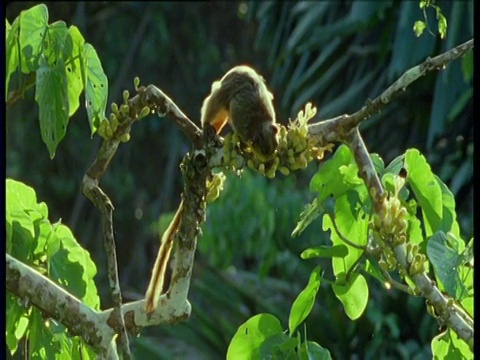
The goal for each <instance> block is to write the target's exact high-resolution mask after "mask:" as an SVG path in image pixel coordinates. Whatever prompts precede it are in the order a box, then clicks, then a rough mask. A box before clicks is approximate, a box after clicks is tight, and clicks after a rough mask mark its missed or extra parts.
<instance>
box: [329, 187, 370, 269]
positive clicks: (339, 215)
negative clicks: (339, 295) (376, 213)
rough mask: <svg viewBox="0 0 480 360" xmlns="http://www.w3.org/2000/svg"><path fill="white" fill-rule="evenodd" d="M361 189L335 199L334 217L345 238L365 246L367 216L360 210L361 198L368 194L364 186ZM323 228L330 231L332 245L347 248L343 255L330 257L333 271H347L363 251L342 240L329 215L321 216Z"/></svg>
mask: <svg viewBox="0 0 480 360" xmlns="http://www.w3.org/2000/svg"><path fill="white" fill-rule="evenodd" d="M361 190H362V191H361V192H356V191H353V190H350V191H349V192H348V193H346V194H344V195H342V196H340V197H339V198H337V199H336V201H335V210H334V211H335V212H334V219H335V222H336V224H337V227H338V230H339V231H340V233H341V234H342V235H343V236H344V237H345V238H346V239H347V240H349V241H350V242H352V243H354V244H357V245H359V246H365V245H366V244H367V230H368V218H367V217H366V214H365V213H364V211H363V210H362V207H361V204H362V198H363V199H365V198H366V197H367V196H368V194H367V193H366V189H365V188H361ZM323 230H325V231H327V230H330V231H331V234H330V239H331V240H332V243H333V245H334V246H337V245H342V246H346V247H347V249H348V254H347V255H346V256H345V257H333V258H332V267H333V273H334V274H335V275H339V274H341V273H348V272H349V271H350V270H351V269H352V267H353V266H355V265H356V264H357V262H358V260H359V259H360V257H361V256H362V255H363V253H364V251H363V250H362V249H359V248H356V247H353V246H351V245H349V244H348V243H346V242H344V241H343V239H342V238H341V237H340V235H339V234H338V233H337V230H336V229H335V226H334V225H333V222H332V219H331V218H330V216H329V215H324V216H323Z"/></svg>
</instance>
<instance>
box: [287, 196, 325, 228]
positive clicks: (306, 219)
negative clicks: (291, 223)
mask: <svg viewBox="0 0 480 360" xmlns="http://www.w3.org/2000/svg"><path fill="white" fill-rule="evenodd" d="M322 212H323V211H322V210H321V209H320V208H319V207H318V198H315V199H313V201H312V202H311V203H310V204H307V205H305V209H304V210H303V211H302V213H301V214H300V219H299V220H298V222H297V225H296V226H295V229H294V230H293V231H292V237H295V236H298V235H300V234H301V233H302V232H303V230H305V229H306V228H307V226H308V225H310V224H311V223H312V221H313V220H315V219H316V218H317V217H319V216H320V214H321V213H322Z"/></svg>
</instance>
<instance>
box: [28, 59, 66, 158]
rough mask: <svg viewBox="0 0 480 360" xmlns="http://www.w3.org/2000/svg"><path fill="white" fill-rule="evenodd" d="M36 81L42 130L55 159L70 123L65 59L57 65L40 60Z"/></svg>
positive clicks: (44, 140)
mask: <svg viewBox="0 0 480 360" xmlns="http://www.w3.org/2000/svg"><path fill="white" fill-rule="evenodd" d="M36 81H37V83H36V89H35V100H36V101H37V103H38V107H39V121H40V131H41V134H42V140H43V142H44V143H45V144H46V145H47V148H48V151H49V153H50V158H52V159H53V157H54V156H55V151H56V149H57V146H58V144H59V143H60V141H61V140H62V139H63V137H64V136H65V133H66V131H67V125H68V114H69V108H68V107H69V104H68V90H67V75H66V72H65V64H64V62H63V60H61V59H60V60H58V61H57V63H56V64H55V65H49V64H48V63H47V62H46V60H40V67H39V68H38V70H37V80H36Z"/></svg>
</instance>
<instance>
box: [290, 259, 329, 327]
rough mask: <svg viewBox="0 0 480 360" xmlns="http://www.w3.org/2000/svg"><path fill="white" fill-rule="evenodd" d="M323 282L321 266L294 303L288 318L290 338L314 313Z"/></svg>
mask: <svg viewBox="0 0 480 360" xmlns="http://www.w3.org/2000/svg"><path fill="white" fill-rule="evenodd" d="M321 280H322V275H321V274H320V266H317V267H316V268H315V269H314V270H313V271H312V273H311V274H310V279H309V280H308V284H307V286H306V287H305V289H303V290H302V291H301V292H300V294H298V296H297V298H296V299H295V301H294V302H293V305H292V308H291V310H290V316H289V318H288V328H289V330H290V336H292V335H293V333H294V331H295V329H296V328H297V327H298V325H300V324H301V323H302V322H303V321H304V320H305V319H306V318H307V316H308V314H310V311H312V308H313V305H314V304H315V296H316V295H317V292H318V289H319V288H320V282H321Z"/></svg>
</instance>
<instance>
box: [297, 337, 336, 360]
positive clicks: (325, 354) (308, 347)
mask: <svg viewBox="0 0 480 360" xmlns="http://www.w3.org/2000/svg"><path fill="white" fill-rule="evenodd" d="M300 355H301V358H302V359H315V360H331V359H332V356H331V355H330V351H328V350H327V349H325V348H324V347H321V346H320V345H318V344H317V343H316V342H313V341H305V342H304V343H303V344H302V346H301V347H300Z"/></svg>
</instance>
